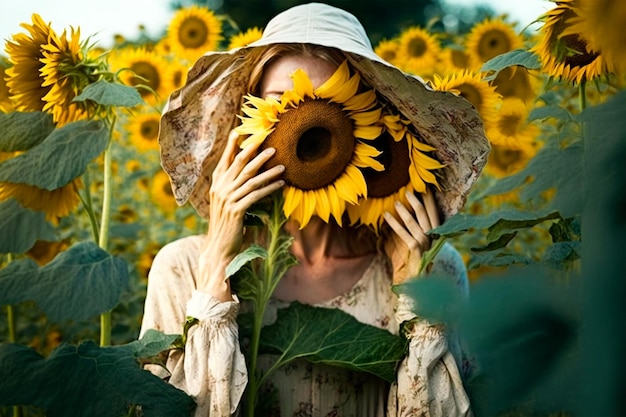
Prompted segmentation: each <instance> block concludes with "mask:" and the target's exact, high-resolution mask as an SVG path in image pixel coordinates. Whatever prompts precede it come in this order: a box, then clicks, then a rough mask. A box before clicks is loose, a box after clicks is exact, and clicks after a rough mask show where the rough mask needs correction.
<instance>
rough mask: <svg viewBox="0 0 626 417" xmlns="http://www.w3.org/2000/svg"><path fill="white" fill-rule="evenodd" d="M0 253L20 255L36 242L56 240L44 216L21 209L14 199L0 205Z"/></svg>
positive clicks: (37, 212)
mask: <svg viewBox="0 0 626 417" xmlns="http://www.w3.org/2000/svg"><path fill="white" fill-rule="evenodd" d="M0 236H4V237H3V238H2V239H0V253H14V254H20V253H24V252H26V251H28V250H29V249H30V248H32V247H33V245H34V244H35V242H36V241H37V240H47V241H55V240H57V237H56V234H55V232H54V228H53V227H52V225H51V224H50V223H48V222H47V221H46V215H45V213H43V212H40V211H32V210H29V209H26V208H24V207H22V205H21V204H20V203H18V202H17V201H16V200H14V199H9V200H7V201H3V202H2V203H0Z"/></svg>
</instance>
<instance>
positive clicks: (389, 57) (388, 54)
mask: <svg viewBox="0 0 626 417" xmlns="http://www.w3.org/2000/svg"><path fill="white" fill-rule="evenodd" d="M381 58H382V59H384V60H385V61H387V62H391V61H393V60H394V59H396V51H394V50H393V49H386V50H384V51H383V52H382V53H381Z"/></svg>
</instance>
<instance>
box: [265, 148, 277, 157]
mask: <svg viewBox="0 0 626 417" xmlns="http://www.w3.org/2000/svg"><path fill="white" fill-rule="evenodd" d="M274 152H276V148H267V149H266V150H265V154H266V155H272V154H273V153H274Z"/></svg>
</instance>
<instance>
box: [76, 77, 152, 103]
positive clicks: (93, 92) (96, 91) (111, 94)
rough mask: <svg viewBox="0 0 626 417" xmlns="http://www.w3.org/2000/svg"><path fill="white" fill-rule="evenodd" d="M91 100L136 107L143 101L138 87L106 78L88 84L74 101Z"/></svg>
mask: <svg viewBox="0 0 626 417" xmlns="http://www.w3.org/2000/svg"><path fill="white" fill-rule="evenodd" d="M85 100H91V101H94V102H96V103H98V104H102V105H104V106H120V107H134V106H138V105H140V104H142V103H143V99H142V98H141V95H140V94H139V93H138V92H137V89H135V88H134V87H130V86H127V85H123V84H119V83H111V82H108V81H105V80H100V81H96V82H95V83H93V84H90V85H88V86H87V87H86V88H85V89H84V90H83V92H82V93H81V94H79V95H78V96H77V97H75V98H74V101H85Z"/></svg>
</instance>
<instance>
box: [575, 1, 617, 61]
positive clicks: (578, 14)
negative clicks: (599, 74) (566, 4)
mask: <svg viewBox="0 0 626 417" xmlns="http://www.w3.org/2000/svg"><path fill="white" fill-rule="evenodd" d="M573 9H574V13H575V16H574V17H572V19H571V20H570V21H569V22H568V24H569V25H570V26H569V28H567V29H566V30H565V31H564V34H566V36H567V35H579V36H580V37H582V38H583V39H584V40H585V41H586V42H587V45H588V47H589V49H591V50H593V51H600V52H601V53H602V57H603V59H604V60H605V61H606V63H607V65H608V67H609V68H611V69H619V70H621V71H626V50H625V49H624V45H626V30H624V24H625V23H626V3H625V2H624V1H623V0H578V2H577V4H574V5H573Z"/></svg>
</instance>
